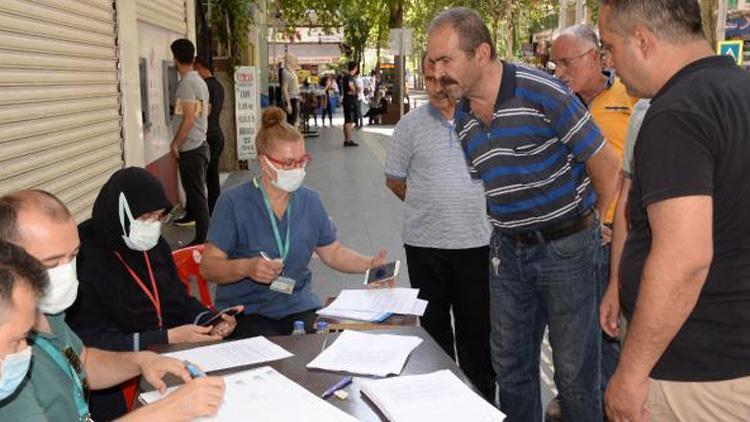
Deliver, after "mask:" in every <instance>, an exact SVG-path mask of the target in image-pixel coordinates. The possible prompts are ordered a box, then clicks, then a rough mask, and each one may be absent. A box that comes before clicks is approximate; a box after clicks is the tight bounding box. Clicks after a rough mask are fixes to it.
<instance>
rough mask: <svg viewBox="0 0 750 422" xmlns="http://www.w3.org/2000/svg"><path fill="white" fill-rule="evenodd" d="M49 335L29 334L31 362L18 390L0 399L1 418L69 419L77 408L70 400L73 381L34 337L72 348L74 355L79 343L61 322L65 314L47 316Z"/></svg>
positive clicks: (58, 345)
mask: <svg viewBox="0 0 750 422" xmlns="http://www.w3.org/2000/svg"><path fill="white" fill-rule="evenodd" d="M47 321H49V325H50V328H51V329H52V333H53V334H52V335H48V334H42V333H34V334H32V335H31V336H30V340H31V341H30V344H31V345H32V348H31V352H32V362H31V367H30V369H29V373H28V374H27V375H26V378H25V379H24V380H23V382H22V383H21V385H20V386H19V387H18V390H16V392H15V393H14V394H13V395H11V396H10V397H8V398H7V399H5V400H4V401H2V402H0V420H3V421H6V420H7V421H24V422H26V421H32V422H35V421H73V420H78V410H77V408H76V404H75V401H74V400H73V380H72V378H71V377H70V375H69V374H68V373H65V372H63V369H62V368H60V367H59V366H58V365H57V363H56V362H55V361H54V360H52V358H51V357H50V356H49V355H48V354H47V353H46V352H44V351H43V350H42V349H41V348H40V347H39V346H36V345H34V338H36V337H44V338H46V339H47V340H49V342H50V343H52V344H53V345H54V346H56V347H57V348H58V349H60V350H61V351H62V350H65V348H68V347H70V348H72V349H73V350H74V351H75V352H76V354H78V356H79V357H80V356H81V353H82V352H83V342H82V341H81V339H80V338H78V336H77V335H76V334H75V333H74V332H73V331H72V330H71V329H70V327H68V325H67V324H66V323H65V315H64V314H57V315H47Z"/></svg>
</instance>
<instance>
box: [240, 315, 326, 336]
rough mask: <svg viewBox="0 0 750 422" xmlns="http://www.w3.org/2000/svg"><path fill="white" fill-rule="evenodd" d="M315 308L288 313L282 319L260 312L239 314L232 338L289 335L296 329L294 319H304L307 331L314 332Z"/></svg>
mask: <svg viewBox="0 0 750 422" xmlns="http://www.w3.org/2000/svg"><path fill="white" fill-rule="evenodd" d="M317 316H318V315H317V314H316V313H315V309H311V310H309V311H304V312H299V313H296V314H291V315H287V316H285V317H284V318H281V319H271V318H268V317H264V316H263V315H258V314H241V315H237V317H236V318H237V328H235V330H234V333H232V335H231V338H232V339H242V338H248V337H255V336H288V335H289V334H292V330H293V329H294V321H304V323H305V331H307V332H308V333H314V332H315V327H314V326H313V324H314V323H315V319H316V318H317Z"/></svg>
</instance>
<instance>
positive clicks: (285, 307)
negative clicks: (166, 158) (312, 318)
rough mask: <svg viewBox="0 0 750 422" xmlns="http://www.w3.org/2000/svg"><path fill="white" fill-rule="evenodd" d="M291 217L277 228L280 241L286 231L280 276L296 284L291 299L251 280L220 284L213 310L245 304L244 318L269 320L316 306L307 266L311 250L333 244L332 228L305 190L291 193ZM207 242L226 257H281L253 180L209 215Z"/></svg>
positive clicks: (316, 200) (309, 191)
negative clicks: (252, 316)
mask: <svg viewBox="0 0 750 422" xmlns="http://www.w3.org/2000/svg"><path fill="white" fill-rule="evenodd" d="M290 205H291V218H290V217H289V214H288V213H285V214H284V217H283V218H282V219H280V220H279V219H278V218H277V217H275V216H274V217H273V218H277V224H278V228H279V234H280V236H281V238H282V241H283V240H284V239H285V237H286V231H287V227H289V230H290V231H289V240H290V246H289V254H288V256H287V258H286V261H285V262H284V276H285V277H290V278H293V279H294V280H295V282H296V283H295V285H294V291H293V293H292V294H291V295H288V294H285V293H279V292H276V291H273V290H271V289H270V288H269V285H268V284H261V283H257V282H255V281H253V280H252V279H250V278H244V279H242V280H239V281H238V282H236V283H233V284H225V285H220V286H218V288H217V291H216V303H217V305H216V306H217V307H219V308H223V307H227V306H233V305H245V313H246V314H259V315H262V316H265V317H268V318H272V319H281V318H284V317H285V316H288V315H291V314H294V313H298V312H304V311H308V310H311V309H316V308H319V307H320V300H319V299H318V298H317V296H315V294H314V293H313V292H312V284H311V283H312V273H311V272H310V269H309V268H308V265H309V263H310V258H311V257H312V254H313V252H314V251H315V248H317V247H322V246H328V245H330V244H331V243H333V242H334V241H335V240H336V230H335V227H334V225H333V223H332V222H331V220H330V218H329V217H328V213H327V212H326V210H325V208H324V207H323V203H322V202H321V201H320V196H319V195H318V193H317V192H315V191H313V190H312V189H309V188H307V187H305V186H303V187H301V188H300V189H298V190H297V191H295V192H294V193H293V194H292V197H291V200H290ZM207 239H208V241H209V242H211V243H212V244H214V245H215V246H216V247H218V248H219V249H221V250H222V251H223V252H224V253H225V254H227V256H228V258H229V259H237V258H253V257H258V256H260V253H261V251H262V252H265V253H266V254H268V255H269V256H271V257H273V258H278V257H279V256H280V253H279V250H278V247H277V245H276V240H275V237H274V234H273V229H272V226H271V220H270V217H269V215H268V212H267V211H266V206H265V203H264V201H263V196H262V193H261V191H260V189H259V188H258V186H257V184H256V182H255V180H253V181H252V182H248V183H243V184H241V185H238V186H235V187H233V188H231V189H229V190H227V191H226V192H224V193H223V194H222V195H221V197H219V200H218V202H217V203H216V208H215V209H214V214H213V216H212V217H211V225H210V227H209V230H208V238H207Z"/></svg>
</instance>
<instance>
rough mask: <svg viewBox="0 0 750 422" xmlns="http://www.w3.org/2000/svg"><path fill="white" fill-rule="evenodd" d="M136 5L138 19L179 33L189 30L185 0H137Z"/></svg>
mask: <svg viewBox="0 0 750 422" xmlns="http://www.w3.org/2000/svg"><path fill="white" fill-rule="evenodd" d="M135 7H136V13H137V15H138V20H141V21H143V22H147V23H150V24H152V25H156V26H159V27H161V28H165V29H169V30H171V31H173V32H176V33H178V34H185V33H186V32H187V18H186V15H185V10H186V9H185V1H184V0H136V3H135Z"/></svg>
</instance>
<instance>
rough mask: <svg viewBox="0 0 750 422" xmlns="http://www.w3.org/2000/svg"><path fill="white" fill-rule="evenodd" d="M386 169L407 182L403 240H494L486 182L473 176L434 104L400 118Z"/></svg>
mask: <svg viewBox="0 0 750 422" xmlns="http://www.w3.org/2000/svg"><path fill="white" fill-rule="evenodd" d="M385 173H386V177H387V178H389V179H395V180H405V181H406V182H407V189H406V199H405V201H404V208H405V219H404V230H403V240H404V243H406V244H407V245H410V246H418V247H425V248H438V249H468V248H476V247H480V246H486V245H487V244H488V243H489V237H490V225H489V222H488V221H487V212H486V202H485V199H484V186H483V185H482V181H481V180H476V179H472V178H471V177H470V176H469V172H468V171H467V169H466V160H465V159H464V155H463V151H462V150H461V144H459V142H458V137H457V136H456V133H455V130H454V128H453V124H452V123H451V122H449V121H448V120H446V119H445V117H444V116H443V115H441V114H440V112H439V111H437V110H436V109H435V108H434V107H432V105H430V104H425V105H423V106H421V107H418V108H417V109H415V110H413V111H411V112H409V113H408V114H406V115H405V116H404V117H402V118H401V120H399V122H398V124H397V125H396V128H395V129H394V131H393V137H392V138H391V142H390V145H389V146H388V155H387V157H386V161H385Z"/></svg>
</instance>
